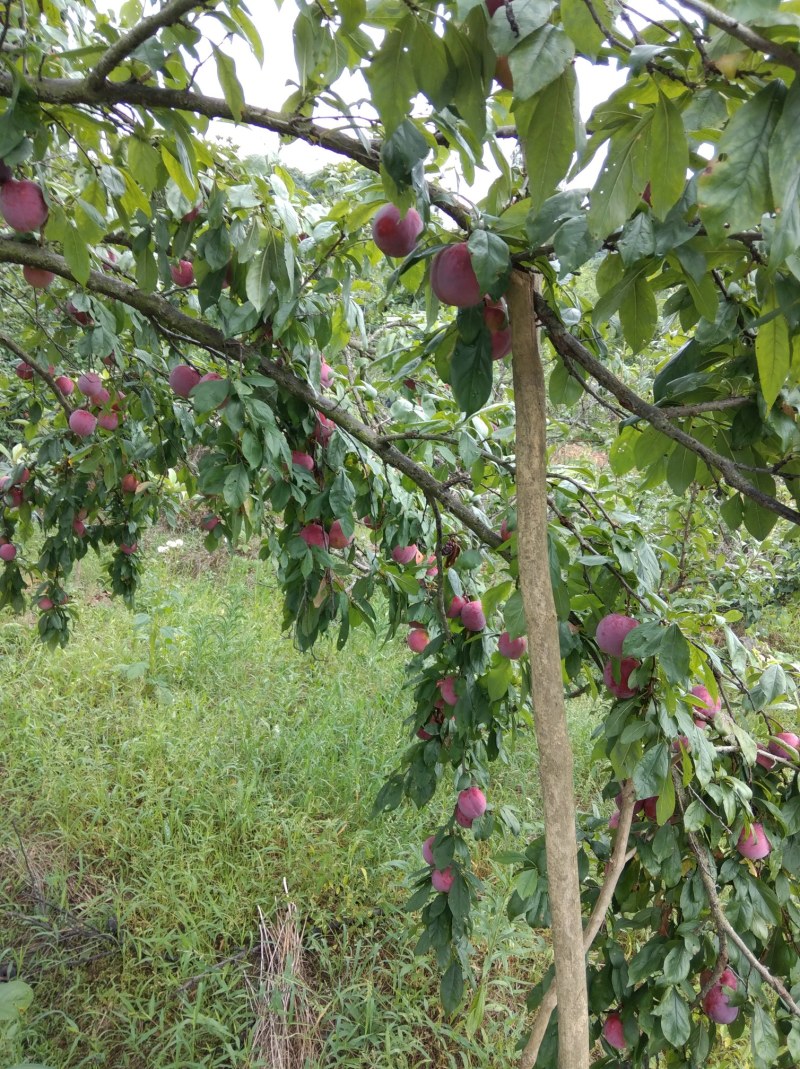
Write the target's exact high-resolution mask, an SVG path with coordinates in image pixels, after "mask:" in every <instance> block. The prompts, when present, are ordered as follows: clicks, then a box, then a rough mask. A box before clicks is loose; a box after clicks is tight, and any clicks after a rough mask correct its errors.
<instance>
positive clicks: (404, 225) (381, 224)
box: [372, 204, 422, 257]
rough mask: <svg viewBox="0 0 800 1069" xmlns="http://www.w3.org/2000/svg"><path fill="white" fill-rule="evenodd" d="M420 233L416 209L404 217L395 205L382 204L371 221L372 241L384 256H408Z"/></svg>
mask: <svg viewBox="0 0 800 1069" xmlns="http://www.w3.org/2000/svg"><path fill="white" fill-rule="evenodd" d="M421 233H422V219H421V218H420V214H419V212H418V211H417V210H416V208H409V209H408V211H407V212H406V214H405V215H403V216H401V215H400V209H399V208H398V207H397V205H395V204H384V206H383V207H382V208H379V209H378V211H377V212H376V213H375V218H374V219H373V220H372V240H373V241H374V242H375V244H376V245H377V246H378V248H379V249H380V250H381V252H382V253H383V254H384V255H385V256H398V257H399V256H408V254H409V253H410V252H411V250H412V249H413V248H414V246H415V245H416V244H417V239H418V238H419V236H420V234H421Z"/></svg>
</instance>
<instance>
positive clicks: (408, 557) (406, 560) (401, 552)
mask: <svg viewBox="0 0 800 1069" xmlns="http://www.w3.org/2000/svg"><path fill="white" fill-rule="evenodd" d="M418 553H419V550H418V549H417V547H416V545H411V546H395V547H394V549H393V550H392V560H393V561H394V562H395V564H410V563H411V562H412V561H416V559H417V554H418Z"/></svg>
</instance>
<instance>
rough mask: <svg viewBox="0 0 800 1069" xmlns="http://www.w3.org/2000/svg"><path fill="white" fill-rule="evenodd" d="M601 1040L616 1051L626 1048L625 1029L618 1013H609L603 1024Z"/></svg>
mask: <svg viewBox="0 0 800 1069" xmlns="http://www.w3.org/2000/svg"><path fill="white" fill-rule="evenodd" d="M603 1039H604V1040H605V1041H606V1043H608V1044H609V1045H610V1046H612V1047H616V1049H617V1050H624V1049H625V1048H626V1047H627V1045H628V1044H627V1043H626V1041H625V1029H624V1028H623V1027H622V1018H621V1017H620V1015H619V1014H618V1013H609V1015H608V1017H606V1019H605V1021H604V1023H603Z"/></svg>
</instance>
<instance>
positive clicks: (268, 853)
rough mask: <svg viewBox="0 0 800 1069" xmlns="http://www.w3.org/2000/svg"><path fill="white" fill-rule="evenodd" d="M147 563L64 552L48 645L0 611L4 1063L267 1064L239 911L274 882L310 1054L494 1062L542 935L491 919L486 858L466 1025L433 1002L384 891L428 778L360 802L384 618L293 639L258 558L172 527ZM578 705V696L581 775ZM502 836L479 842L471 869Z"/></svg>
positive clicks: (402, 698)
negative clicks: (27, 990)
mask: <svg viewBox="0 0 800 1069" xmlns="http://www.w3.org/2000/svg"><path fill="white" fill-rule="evenodd" d="M151 564H152V567H151V568H149V569H148V572H147V578H146V580H145V584H144V588H143V590H142V593H141V596H140V598H139V600H138V604H137V613H136V614H130V613H128V612H127V611H126V610H125V609H124V607H123V606H122V605H121V604H120V603H118V602H112V601H110V600H109V599H108V598H107V597H106V596H105V594H104V593H103V591H102V588H101V586H100V584H99V572H98V571H97V567H96V565H92V564H91V563H89V562H88V561H86V562H84V564H83V565H82V572H81V573H80V574H79V575H78V576H77V577H76V581H75V583H74V584H73V586H74V588H75V590H76V591H78V594H77V597H76V602H77V604H78V606H79V612H80V619H79V622H78V625H77V627H76V629H75V634H74V638H73V641H72V642H71V644H70V645H69V647H68V648H67V649H66V650H65V651H56V652H55V653H52V652H49V651H47V650H46V649H44V648H43V647H41V646H40V645H38V644H37V642H36V639H35V633H34V632H35V629H34V628H33V627H32V619H31V618H22V619H19V618H16V619H15V618H12V617H8V616H6V617H3V619H2V621H0V657H2V661H3V668H4V687H3V693H4V695H5V697H4V698H3V705H4V708H3V710H2V718H0V786H2V794H3V798H4V810H3V812H2V814H1V815H0V833H1V834H2V839H1V840H0V851H2V853H0V911H2V912H0V916H3V928H4V930H5V932H6V934H4V935H3V936H2V937H0V961H3V960H13V962H14V966H15V968H16V970H17V974H18V975H19V976H21V977H23V978H25V979H27V980H30V982H31V983H32V984H33V985H34V987H35V1001H34V1003H33V1005H32V1007H31V1008H30V1010H28V1011H27V1012H26V1014H25V1020H24V1025H23V1027H22V1029H21V1030H19V1031H17V1032H15V1033H14V1034H13V1035H11V1036H9V1035H8V1034H6V1035H5V1038H3V1033H2V1032H0V1065H5V1064H11V1063H12V1062H14V1061H15V1060H20V1061H21V1060H23V1059H27V1060H31V1061H41V1062H42V1063H45V1064H48V1065H53V1066H58V1067H59V1069H78V1067H84V1066H93V1065H115V1066H119V1067H130V1069H139V1067H141V1069H144V1067H145V1066H146V1067H147V1069H168V1067H177V1066H181V1067H183V1069H188V1067H190V1066H195V1065H197V1066H204V1067H209V1069H210V1067H216V1066H220V1067H222V1066H225V1067H233V1066H256V1065H259V1064H264V1065H266V1064H267V1063H266V1062H263V1061H259V1055H258V1049H257V1042H256V1039H255V1038H254V1037H255V1036H256V1035H257V1028H255V1017H256V1010H255V1005H256V1003H257V1001H258V959H259V936H258V932H259V923H258V913H259V909H260V910H262V911H263V914H264V916H265V923H266V926H267V929H268V932H273V934H274V933H276V932H279V931H281V930H285V929H282V928H281V926H282V925H284V926H285V925H286V924H287V923H289V921H288V920H287V916H288V915H287V908H288V904H289V903H292V904H293V905H294V906H295V907H296V910H297V913H296V919H295V920H294V921H292V922H291V923H292V924H294V925H295V928H294V929H292V930H293V931H295V932H296V931H297V930H299V926H303V927H304V938H303V943H302V946H303V948H304V952H303V960H302V962H299V961H296V960H295V961H286V962H284V963H283V964H284V967H285V968H286V969H294V970H295V973H296V975H295V976H294V979H295V984H294V988H293V991H292V997H291V999H290V1002H291V1003H292V1005H293V1007H294V1008H293V1009H292V1010H290V1012H294V1013H296V1014H297V1016H298V1019H300V1018H301V1017H302V1016H303V1015H302V1013H301V1009H303V1008H305V1011H306V1013H305V1018H304V1019H306V1020H309V1019H313V1021H314V1022H315V1029H314V1031H315V1034H316V1035H317V1036H318V1043H317V1047H316V1051H315V1055H314V1058H313V1059H312V1060H311V1061H310V1062H309V1064H310V1065H313V1066H317V1065H319V1066H326V1067H332V1066H347V1067H348V1069H356V1067H359V1066H362V1065H363V1066H386V1067H388V1066H392V1067H394V1069H396V1067H403V1066H409V1067H410V1066H418V1065H423V1064H425V1065H434V1066H453V1067H456V1066H476V1067H479V1066H484V1065H486V1066H488V1065H490V1064H492V1065H497V1064H498V1058H499V1059H500V1060H501V1061H502V1060H506V1061H509V1062H510V1061H511V1059H512V1057H513V1051H514V1047H515V1044H516V1043H517V1041H518V1039H519V1034H520V1025H521V1024H522V1022H521V1021H520V1019H519V1014H518V1013H516V1012H511V1013H509V1009H510V1008H511V1009H516V1008H517V1007H519V1006H520V1005H521V1003H522V1000H523V998H524V991H525V982H524V981H525V978H526V977H528V976H530V975H531V974H530V969H531V953H532V952H534V953H535V954H538V955H539V958H538V961H539V962H541V954H540V951H541V944H540V941H539V939H538V937H537V936H536V935H535V934H534V933H531V932H529V931H527V930H526V929H525V928H524V927H521V926H517V925H511V924H510V923H509V922H508V921H507V920H506V919H505V913H504V901H503V900H504V896H505V895H506V893H507V890H508V887H507V878H508V877H507V874H506V873H505V872H504V871H501V870H500V869H499V868H498V869H497V872H498V881H499V882H496V883H492V882H490V883H489V886H490V887H491V888H492V889H491V891H490V892H489V894H490V895H494V896H496V903H492V908H490V909H487V910H484V911H482V913H481V919H480V920H479V921H478V925H477V928H476V933H475V944H476V949H477V955H476V962H477V964H478V969H479V975H481V976H483V977H484V978H485V983H484V988H485V990H484V992H483V994H484V996H485V999H486V1011H485V1013H484V1014H483V1015H481V1014H476V1015H474V1016H473V1018H471V1029H470V1030H469V1033H468V1031H467V1030H465V1028H464V1020H463V1019H462V1020H458V1019H457V1020H455V1021H454V1022H452V1023H448V1022H447V1021H446V1020H444V1019H443V1017H442V1014H441V1011H440V1008H439V1005H438V992H437V982H438V979H437V976H436V974H435V970H434V969H433V967H432V963H431V961H429V960H428V959H427V958H421V959H417V958H414V956H413V945H414V942H415V939H416V936H415V934H414V930H413V925H414V918H413V916H409V915H407V914H405V913H404V912H403V910H402V904H403V902H404V900H405V899H406V898H407V896H408V890H407V878H408V877H409V875H410V874H411V873H413V872H414V871H415V870H416V869H418V867H419V864H420V860H419V856H418V854H419V846H420V843H421V841H422V839H424V838H425V836H426V835H427V834H428V832H429V829H430V827H432V826H433V824H434V822H435V821H436V820H437V819H438V818H439V817H440V816H443V808H442V807H443V806H444V803H445V799H444V797H442V799H441V801H440V802H435V803H434V806H433V812H431V813H425V814H420V813H417V812H416V811H415V810H413V808H410V807H409V808H403V809H401V811H399V813H397V814H395V815H393V816H391V817H389V818H386V819H381V820H378V821H371V820H370V817H369V813H370V807H371V804H372V800H373V798H374V796H375V793H376V792H377V790H378V788H379V786H380V784H381V782H382V780H383V777H384V776H385V774H386V772H387V771H388V770H389V769H390V767H391V766H392V764H393V762H394V760H395V759H396V755H397V753H398V752H399V749H400V748H402V747H403V746H404V745H405V743H406V741H407V728H405V727H404V725H403V719H404V717H405V716H406V715H407V714H408V712H409V711H410V704H409V695H408V692H407V690H406V689H405V680H404V665H405V663H406V660H407V651H405V648H404V647H403V645H402V643H400V642H399V641H393V642H391V643H388V644H383V643H382V642H381V641H379V640H376V639H375V638H374V637H372V636H371V635H369V634H367V633H361V634H356V635H354V636H353V640H352V641H351V642H350V643H349V644H348V646H347V648H346V650H344V651H343V652H341V653H339V652H337V651H336V649H335V646H334V645H333V643H328V642H323V643H321V644H320V645H319V646H318V647H317V649H316V650H315V652H314V653H313V654H312V655H300V654H298V653H297V652H296V651H295V649H294V648H293V645H292V642H291V640H290V639H289V638H288V637H287V636H285V635H282V634H281V633H280V631H279V625H278V623H277V621H278V620H279V615H280V614H279V612H278V595H277V593H276V591H275V590H274V587H273V585H272V582H271V580H270V576H269V569H268V567H267V566H265V565H262V564H260V563H259V562H257V561H253V560H249V559H243V558H240V557H227V556H225V555H223V554H220V555H218V556H217V557H215V558H213V559H212V560H209V559H208V558H207V557H206V555H205V553H204V552H203V551H202V550H198V549H195V548H192V547H191V546H189V547H184V549H183V550H181V551H174V552H170V553H169V554H164V555H158V554H153V559H152V561H151ZM588 713H589V710H588V709H587V708H586V707H584V708H582V709H580V710H578V711H577V712H576V715H575V734H576V741H577V743H578V749H579V752H581V753H584V754H586V755H587V763H586V766H585V767H584V768H582V769H581V770H579V776H578V782H580V783H582V784H591V776H590V775H589V772H590V770H589V766H588V749H589V741H588V737H589V734H590V732H591V727H592V717H591V715H587V714H588ZM523 768H529V769H531V770H532V771H531V775H530V780H529V782H530V790H528V791H525V792H520V790H519V787H518V784H519V782H520V780H521V775H520V770H521V769H523ZM534 769H535V756H534V754H533V750H532V742H531V740H530V739H524V738H523V739H522V740H521V741H520V743H519V744H518V747H517V752H516V753H515V755H514V758H513V763H512V766H511V767H510V768H508V769H500V770H498V780H497V783H496V784H495V785H493V795H494V799H493V800H495V801H496V802H498V803H500V802H511V803H512V804H514V806H515V807H516V809H517V810H518V811H519V812H520V815H521V816H522V817H523V819H524V820H525V821H526V822H527V823H528V825H529V826H530V823H531V822H532V821H534V820H535V819H536V817H537V815H538V788H537V784H536V778H535V774H534V771H533V770H534ZM442 793H443V795H444V793H445V792H442ZM497 849H499V840H494V842H493V843H492V844H490V845H489V846H484V847H482V848H481V850H482V852H481V854H480V865H481V871H484V870H486V871H489V870H491V869H493V868H495V866H494V865H493V863H492V860H491V852H492V851H493V850H497ZM269 938H271V937H268V938H267V942H269ZM2 942H5V943H6V944H7V946H6V948H5V950H4V948H3V946H2ZM296 957H297V955H295V958H296ZM300 966H302V973H303V976H304V978H305V983H306V986H305V987H304V986H303V983H301V978H300ZM536 967H539V966H538V965H537V966H536ZM293 975H294V974H293ZM263 993H264V992H263V989H262V996H263ZM273 997H277V996H276V995H275V992H273ZM262 1003H263V998H262ZM273 1008H274V1007H273ZM467 1008H469V1007H467Z"/></svg>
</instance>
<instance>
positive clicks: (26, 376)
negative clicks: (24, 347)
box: [14, 360, 33, 382]
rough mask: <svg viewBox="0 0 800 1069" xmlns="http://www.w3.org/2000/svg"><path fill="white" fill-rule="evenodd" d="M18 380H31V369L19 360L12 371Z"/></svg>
mask: <svg viewBox="0 0 800 1069" xmlns="http://www.w3.org/2000/svg"><path fill="white" fill-rule="evenodd" d="M14 370H15V371H16V374H17V378H18V379H22V380H23V382H30V380H31V379H32V378H33V368H32V367H31V365H30V364H26V363H25V361H24V360H20V362H19V363H18V364H17V366H16V368H15V369H14Z"/></svg>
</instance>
